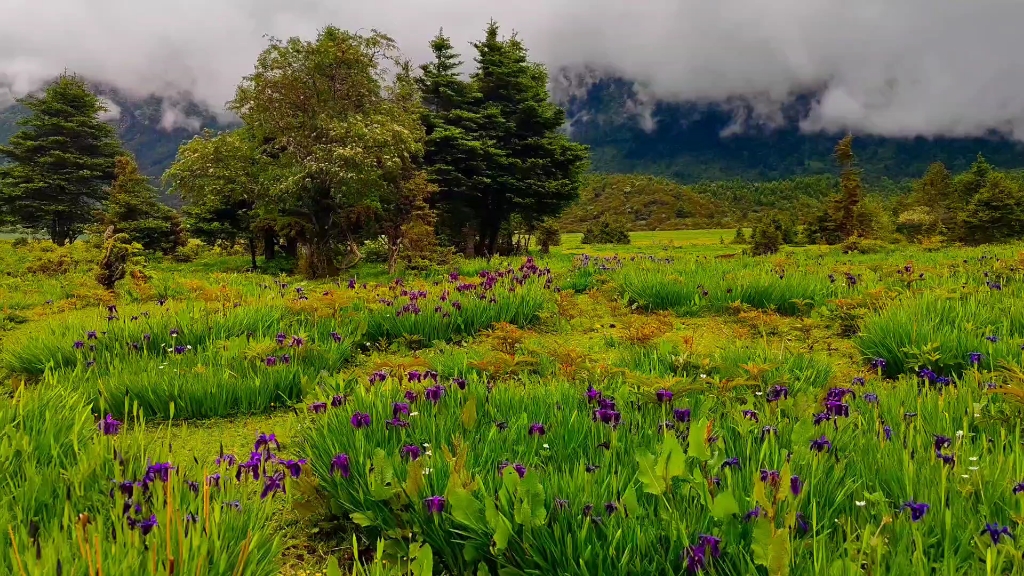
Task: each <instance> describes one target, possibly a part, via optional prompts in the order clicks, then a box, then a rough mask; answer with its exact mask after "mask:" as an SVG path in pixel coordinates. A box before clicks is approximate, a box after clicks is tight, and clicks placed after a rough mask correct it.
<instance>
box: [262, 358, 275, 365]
mask: <svg viewBox="0 0 1024 576" xmlns="http://www.w3.org/2000/svg"><path fill="white" fill-rule="evenodd" d="M263 363H264V364H266V365H267V366H277V357H276V356H267V358H266V360H264V361H263Z"/></svg>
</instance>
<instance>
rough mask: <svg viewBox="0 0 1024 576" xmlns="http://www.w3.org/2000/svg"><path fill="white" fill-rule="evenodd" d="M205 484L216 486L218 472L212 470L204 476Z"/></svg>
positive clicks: (218, 483) (217, 484)
mask: <svg viewBox="0 0 1024 576" xmlns="http://www.w3.org/2000/svg"><path fill="white" fill-rule="evenodd" d="M206 485H207V486H213V487H214V488H217V487H219V486H220V472H214V473H213V474H210V475H209V476H207V477H206Z"/></svg>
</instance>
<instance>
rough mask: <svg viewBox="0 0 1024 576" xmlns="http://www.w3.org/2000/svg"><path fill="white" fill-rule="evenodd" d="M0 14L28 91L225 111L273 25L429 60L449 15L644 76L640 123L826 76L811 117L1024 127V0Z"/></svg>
mask: <svg viewBox="0 0 1024 576" xmlns="http://www.w3.org/2000/svg"><path fill="white" fill-rule="evenodd" d="M0 11H2V17H0V77H2V76H6V77H7V78H8V80H9V83H11V84H13V86H14V90H15V91H16V92H19V91H20V92H23V91H25V90H27V89H28V87H30V86H33V85H35V84H38V82H39V81H40V80H41V79H44V78H46V77H48V76H52V75H53V74H55V73H58V72H60V71H62V70H63V69H64V68H65V67H67V68H69V69H71V70H74V71H76V72H78V73H80V74H83V75H85V76H87V77H89V78H95V79H98V80H102V81H106V82H110V83H113V84H115V85H117V86H119V87H122V88H125V89H129V90H131V91H134V92H138V93H143V94H148V93H157V94H160V95H166V96H171V95H174V94H178V93H180V92H182V91H188V92H191V93H193V94H194V95H195V96H196V97H197V98H199V99H200V100H201V101H202V102H203V103H204V104H205V105H207V106H209V107H210V108H211V109H212V110H215V111H218V110H220V109H222V107H223V104H224V102H226V101H227V100H229V99H230V98H231V96H232V94H233V90H234V86H235V84H237V82H238V80H239V79H240V78H241V77H242V76H243V75H244V74H246V73H247V72H249V71H251V70H252V66H253V63H254V61H255V58H256V55H257V54H258V53H259V51H260V50H261V49H262V48H263V47H264V46H265V45H266V41H265V39H264V37H263V35H264V34H271V35H274V36H278V37H288V36H293V35H301V36H306V37H310V36H312V35H313V34H315V32H316V29H317V28H319V27H322V26H323V25H325V24H329V23H333V24H335V25H337V26H340V27H343V28H348V29H353V30H355V29H369V28H378V29H381V30H383V31H385V32H387V33H389V34H391V35H392V36H394V37H395V38H396V39H397V40H398V41H399V43H400V44H401V45H402V47H403V50H404V51H405V52H406V54H407V55H408V56H409V57H410V58H412V59H413V60H414V61H417V62H419V61H423V60H425V59H426V58H428V57H429V52H428V50H427V44H426V43H427V41H428V39H429V38H430V37H431V36H432V35H433V34H434V33H435V32H436V31H437V29H438V28H440V27H441V26H444V28H445V31H446V32H447V33H449V34H451V35H452V36H453V39H454V40H455V42H456V45H457V46H459V47H461V48H462V49H463V52H464V56H465V59H466V60H467V61H471V60H472V54H470V53H469V52H470V48H469V46H468V44H467V43H468V42H469V41H470V40H473V39H476V38H479V37H480V35H481V30H482V28H483V26H484V25H485V24H486V22H487V21H488V20H489V19H490V18H492V17H493V18H495V19H497V20H498V21H499V22H500V23H502V25H503V26H504V29H505V30H506V31H511V30H512V29H517V30H519V31H520V32H521V33H522V36H523V37H524V39H525V40H526V42H527V45H528V46H530V47H531V49H532V51H533V55H534V57H535V58H537V59H539V60H541V61H543V62H545V63H547V64H548V65H549V66H551V67H552V69H557V68H559V67H561V66H566V65H571V66H577V65H579V66H583V65H586V66H589V67H590V69H591V70H592V71H597V72H616V73H619V74H622V75H624V76H626V77H628V78H629V79H631V80H633V81H635V82H637V83H639V84H640V85H642V86H644V90H643V92H642V94H643V96H642V97H641V98H638V99H637V101H636V102H634V103H633V105H634V113H635V114H636V116H637V118H639V119H641V120H642V121H643V122H649V121H653V119H652V118H651V116H650V114H649V113H648V112H647V111H648V110H649V109H650V108H649V106H650V103H651V102H652V101H653V99H655V98H657V99H668V100H709V99H712V100H723V99H727V98H729V97H734V96H748V97H753V98H754V99H755V101H756V106H755V109H756V111H757V114H758V115H761V116H763V117H764V118H772V117H773V115H775V116H777V113H778V110H779V107H780V104H781V103H782V102H783V101H785V100H786V99H787V98H788V97H789V96H790V95H792V94H793V93H795V92H800V91H805V90H807V89H808V88H819V87H825V88H824V90H823V92H822V97H821V99H820V101H819V102H817V103H816V105H815V107H814V109H813V111H812V114H811V116H810V117H809V118H808V119H807V120H806V121H805V123H804V127H805V128H806V129H809V130H816V129H824V128H827V129H843V128H852V129H856V130H861V131H868V132H873V133H877V134H886V135H903V136H911V135H937V134H947V135H975V134H982V133H984V132H986V131H988V130H991V129H1000V130H1007V131H1011V132H1012V133H1014V134H1015V135H1016V136H1017V137H1018V138H1024V59H1021V58H1020V57H1019V55H1020V54H1021V53H1022V52H1024V34H1020V32H1019V28H1020V23H1021V22H1024V2H1020V1H1017V0H970V1H965V0H860V1H859V2H852V3H851V2H849V1H848V0H775V1H773V2H765V1H763V0H715V1H707V0H646V1H644V0H641V2H636V3H628V2H623V1H621V0H518V1H517V2H505V1H500V2H499V1H498V0H434V1H431V2H424V1H422V0H377V1H375V2H347V1H346V2H331V1H329V0H296V1H292V2H287V3H282V2H276V1H274V0H177V1H174V2H170V1H167V0H162V1H156V0H9V1H8V2H7V3H6V4H5V6H4V8H2V9H0ZM0 97H2V96H0ZM172 108H173V107H172ZM177 112H179V113H180V112H181V111H180V110H177ZM165 117H166V119H167V120H168V122H169V125H172V126H176V125H185V126H190V125H191V122H190V120H191V119H189V118H188V116H187V115H186V116H184V120H183V119H180V118H178V116H176V115H175V113H174V112H171V113H170V115H169V116H168V115H167V114H165ZM182 122H184V124H182ZM731 129H733V128H731ZM734 129H739V127H736V128H734Z"/></svg>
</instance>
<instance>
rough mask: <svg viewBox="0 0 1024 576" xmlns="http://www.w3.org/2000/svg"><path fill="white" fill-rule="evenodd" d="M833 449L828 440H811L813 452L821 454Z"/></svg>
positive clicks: (823, 438) (823, 437) (822, 438)
mask: <svg viewBox="0 0 1024 576" xmlns="http://www.w3.org/2000/svg"><path fill="white" fill-rule="evenodd" d="M831 449H832V443H831V442H829V441H828V438H826V437H825V436H822V437H821V438H818V439H817V440H811V450H814V451H815V452H818V453H821V452H826V451H828V450H831Z"/></svg>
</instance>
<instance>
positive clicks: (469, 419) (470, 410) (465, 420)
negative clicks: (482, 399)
mask: <svg viewBox="0 0 1024 576" xmlns="http://www.w3.org/2000/svg"><path fill="white" fill-rule="evenodd" d="M462 426H463V427H464V428H466V429H467V430H471V429H472V428H473V427H474V426H476V396H472V397H470V399H469V402H466V405H465V406H464V407H463V408H462Z"/></svg>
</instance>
